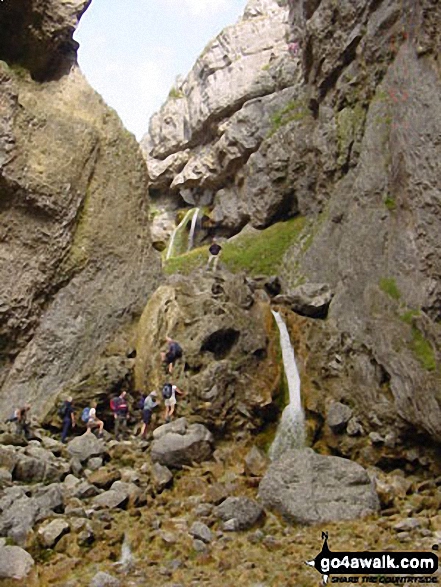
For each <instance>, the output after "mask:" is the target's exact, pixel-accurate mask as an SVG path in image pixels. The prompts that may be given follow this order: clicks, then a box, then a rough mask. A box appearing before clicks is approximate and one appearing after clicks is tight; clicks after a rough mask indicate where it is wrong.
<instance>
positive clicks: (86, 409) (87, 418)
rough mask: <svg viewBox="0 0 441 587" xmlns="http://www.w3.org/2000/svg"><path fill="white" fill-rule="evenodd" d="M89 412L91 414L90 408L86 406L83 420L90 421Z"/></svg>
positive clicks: (82, 416)
mask: <svg viewBox="0 0 441 587" xmlns="http://www.w3.org/2000/svg"><path fill="white" fill-rule="evenodd" d="M89 414H90V408H84V410H83V412H82V414H81V419H82V420H83V422H88V421H89Z"/></svg>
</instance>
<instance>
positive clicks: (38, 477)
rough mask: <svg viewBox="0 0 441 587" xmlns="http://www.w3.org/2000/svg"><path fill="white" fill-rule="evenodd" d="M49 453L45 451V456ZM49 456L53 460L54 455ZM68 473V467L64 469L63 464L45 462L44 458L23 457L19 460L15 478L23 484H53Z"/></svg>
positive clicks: (15, 469) (14, 472)
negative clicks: (41, 482)
mask: <svg viewBox="0 0 441 587" xmlns="http://www.w3.org/2000/svg"><path fill="white" fill-rule="evenodd" d="M40 450H43V449H40ZM47 452H48V451H44V453H45V454H46V453H47ZM49 454H50V455H51V457H52V459H53V458H54V456H53V454H52V453H49ZM52 459H51V460H52ZM66 472H67V470H66V467H63V466H62V464H61V463H55V462H49V460H44V459H43V458H42V457H37V458H33V457H27V456H24V455H23V456H20V457H19V458H18V461H17V464H16V465H15V468H14V471H13V477H14V479H15V480H16V481H22V482H23V483H36V482H40V481H43V482H48V481H49V482H51V481H59V480H60V479H61V477H62V475H63V474H64V473H66Z"/></svg>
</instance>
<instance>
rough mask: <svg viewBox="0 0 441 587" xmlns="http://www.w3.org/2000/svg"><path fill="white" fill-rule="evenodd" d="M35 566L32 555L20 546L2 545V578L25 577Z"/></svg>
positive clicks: (0, 562)
mask: <svg viewBox="0 0 441 587" xmlns="http://www.w3.org/2000/svg"><path fill="white" fill-rule="evenodd" d="M33 566H34V559H33V558H32V556H31V555H30V554H29V553H28V552H26V550H23V548H20V547H19V546H0V579H17V580H20V579H21V580H22V579H25V578H26V577H27V576H28V575H29V573H30V572H31V570H32V567H33Z"/></svg>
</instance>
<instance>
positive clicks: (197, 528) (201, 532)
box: [189, 522, 213, 544]
mask: <svg viewBox="0 0 441 587" xmlns="http://www.w3.org/2000/svg"><path fill="white" fill-rule="evenodd" d="M189 534H190V536H193V538H195V539H197V540H202V542H205V543H206V544H209V543H210V542H211V541H212V540H213V534H212V533H211V530H210V528H209V527H208V526H207V525H206V524H203V523H202V522H194V523H193V524H192V526H191V528H190V530H189Z"/></svg>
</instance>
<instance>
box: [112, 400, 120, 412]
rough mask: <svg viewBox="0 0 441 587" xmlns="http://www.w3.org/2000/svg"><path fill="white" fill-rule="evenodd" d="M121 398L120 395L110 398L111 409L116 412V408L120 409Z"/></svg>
mask: <svg viewBox="0 0 441 587" xmlns="http://www.w3.org/2000/svg"><path fill="white" fill-rule="evenodd" d="M120 400H121V398H120V397H119V396H116V397H113V398H112V399H111V400H110V409H111V410H112V412H116V410H117V409H118V406H119V404H120Z"/></svg>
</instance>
